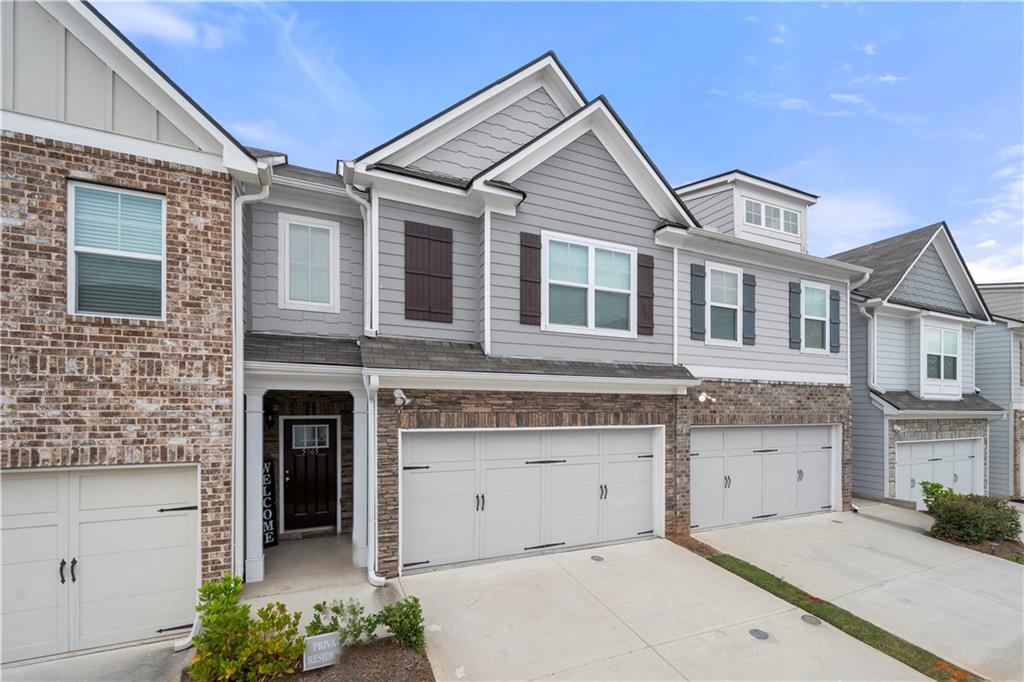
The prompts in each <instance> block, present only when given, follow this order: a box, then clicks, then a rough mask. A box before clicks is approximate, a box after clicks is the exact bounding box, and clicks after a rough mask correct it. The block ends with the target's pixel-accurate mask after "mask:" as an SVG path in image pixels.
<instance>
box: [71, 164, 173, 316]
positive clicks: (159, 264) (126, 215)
mask: <svg viewBox="0 0 1024 682" xmlns="http://www.w3.org/2000/svg"><path fill="white" fill-rule="evenodd" d="M165 221H166V210H165V199H164V197H163V196H161V195H159V194H150V193H147V192H137V191H134V190H126V189H116V188H112V187H104V186H100V185H90V184H87V183H82V182H71V183H68V309H69V312H71V313H82V314H85V315H102V316H105V317H131V318H152V319H162V318H163V317H164V278H165V272H164V270H165V267H166V259H165V249H164V224H165Z"/></svg>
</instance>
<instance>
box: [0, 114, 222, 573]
mask: <svg viewBox="0 0 1024 682" xmlns="http://www.w3.org/2000/svg"><path fill="white" fill-rule="evenodd" d="M0 166H2V176H0V195H2V203H0V257H2V262H3V267H2V272H0V317H2V320H3V322H2V327H0V354H2V356H3V366H2V368H0V387H2V388H0V390H2V393H0V399H2V402H3V414H2V418H0V439H2V442H3V452H2V455H0V466H3V467H5V468H11V467H14V468H22V467H56V466H76V465H114V464H140V463H152V462H194V463H198V464H199V465H200V476H201V489H202V499H201V508H202V519H201V527H202V531H201V532H202V563H203V575H204V577H212V576H216V575H219V574H221V573H223V572H224V571H225V570H229V569H230V562H231V517H230V499H231V488H230V473H231V420H232V411H231V362H232V358H231V319H232V315H231V313H232V310H231V252H230V249H231V225H230V215H231V182H230V179H229V177H228V176H227V175H226V174H222V173H214V172H209V171H203V170H198V169H195V168H191V167H187V166H182V165H178V164H173V163H167V162H162V161H155V160H153V159H146V158H140V157H135V156H130V155H125V154H118V153H114V152H110V151H106V150H102V149H96V148H91V147H82V146H78V145H72V144H66V143H62V142H55V141H52V140H42V139H39V138H33V137H30V136H26V135H21V134H14V133H10V132H7V131H5V132H4V133H3V138H2V145H0ZM69 179H79V180H85V181H93V182H97V183H103V184H108V185H114V186H117V187H125V188H130V189H138V190H144V191H150V192H158V193H161V194H164V195H165V196H166V197H167V231H166V232H167V315H166V321H150V320H117V319H107V318H103V317H94V316H87V315H69V314H68V312H67V310H68V307H67V281H66V273H67V239H66V238H67V181H68V180H69Z"/></svg>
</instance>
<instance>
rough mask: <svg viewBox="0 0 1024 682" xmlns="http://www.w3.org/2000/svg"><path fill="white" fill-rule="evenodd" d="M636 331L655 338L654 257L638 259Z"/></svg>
mask: <svg viewBox="0 0 1024 682" xmlns="http://www.w3.org/2000/svg"><path fill="white" fill-rule="evenodd" d="M636 290H637V291H636V331H637V334H639V335H640V336H654V256H649V255H647V254H643V253H641V254H639V255H637V257H636Z"/></svg>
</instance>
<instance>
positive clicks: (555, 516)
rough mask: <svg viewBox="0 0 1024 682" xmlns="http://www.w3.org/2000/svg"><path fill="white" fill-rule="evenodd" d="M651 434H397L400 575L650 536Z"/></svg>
mask: <svg viewBox="0 0 1024 682" xmlns="http://www.w3.org/2000/svg"><path fill="white" fill-rule="evenodd" d="M661 433H662V432H661V431H660V430H658V429H650V428H636V429H586V428H577V429H553V430H548V429H538V430H532V429H509V430H494V431H466V430H458V431H455V430H447V431H406V432H403V434H402V439H401V458H402V482H401V485H402V491H401V499H402V503H401V543H402V546H401V561H402V566H403V568H416V567H426V566H437V565H441V564H448V563H453V562H458V561H470V560H474V559H484V558H490V557H499V556H510V555H515V554H528V553H531V552H536V551H541V550H545V549H552V548H557V547H571V546H576V545H586V544H592V543H598V542H606V541H611V540H622V539H627V538H636V537H638V536H643V535H647V534H651V533H653V532H654V530H655V521H654V498H655V494H654V489H655V478H656V477H655V476H654V471H655V468H654V460H655V456H654V453H655V449H656V447H655V446H656V443H657V441H656V438H659V437H663V436H662V435H661ZM659 466H662V465H659ZM658 480H659V481H660V478H659V479H658Z"/></svg>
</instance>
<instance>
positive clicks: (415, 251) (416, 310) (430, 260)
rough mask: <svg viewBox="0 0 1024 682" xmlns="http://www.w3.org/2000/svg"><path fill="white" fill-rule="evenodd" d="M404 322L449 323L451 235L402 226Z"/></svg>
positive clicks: (423, 227)
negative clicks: (403, 236) (405, 320)
mask: <svg viewBox="0 0 1024 682" xmlns="http://www.w3.org/2000/svg"><path fill="white" fill-rule="evenodd" d="M405 319H407V320H427V321H428V322H451V321H452V231H451V230H450V229H448V228H447V227H437V226H435V225H424V224H423V223H414V222H406V223H405Z"/></svg>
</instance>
